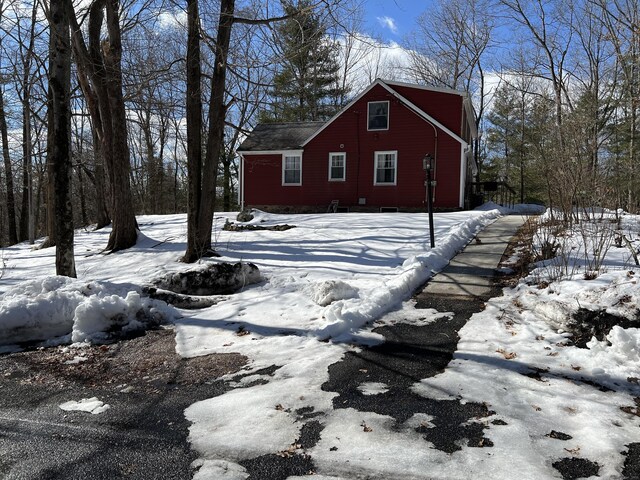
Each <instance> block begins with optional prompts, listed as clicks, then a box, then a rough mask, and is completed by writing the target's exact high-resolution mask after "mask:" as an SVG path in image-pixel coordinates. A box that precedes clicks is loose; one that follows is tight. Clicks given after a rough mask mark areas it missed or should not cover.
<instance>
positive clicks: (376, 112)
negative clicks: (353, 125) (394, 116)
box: [367, 101, 389, 130]
mask: <svg viewBox="0 0 640 480" xmlns="http://www.w3.org/2000/svg"><path fill="white" fill-rule="evenodd" d="M367 116H368V118H369V122H368V124H367V130H388V129H389V102H388V101H384V102H369V103H368V104H367Z"/></svg>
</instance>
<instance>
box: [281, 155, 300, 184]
mask: <svg viewBox="0 0 640 480" xmlns="http://www.w3.org/2000/svg"><path fill="white" fill-rule="evenodd" d="M282 184H283V185H302V155H299V154H286V153H285V154H284V155H282Z"/></svg>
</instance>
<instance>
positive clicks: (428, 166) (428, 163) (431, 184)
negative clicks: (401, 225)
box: [422, 153, 436, 248]
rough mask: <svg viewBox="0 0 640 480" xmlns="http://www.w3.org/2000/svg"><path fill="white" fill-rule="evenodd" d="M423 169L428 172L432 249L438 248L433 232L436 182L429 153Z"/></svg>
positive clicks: (428, 208) (428, 209)
mask: <svg viewBox="0 0 640 480" xmlns="http://www.w3.org/2000/svg"><path fill="white" fill-rule="evenodd" d="M422 167H423V168H424V169H425V170H426V171H427V211H428V212H429V239H430V240H431V248H434V247H435V246H436V240H435V235H434V232H433V187H434V186H435V184H436V182H435V180H432V172H433V167H434V158H433V157H432V156H431V154H430V153H427V154H426V155H425V156H424V159H423V160H422Z"/></svg>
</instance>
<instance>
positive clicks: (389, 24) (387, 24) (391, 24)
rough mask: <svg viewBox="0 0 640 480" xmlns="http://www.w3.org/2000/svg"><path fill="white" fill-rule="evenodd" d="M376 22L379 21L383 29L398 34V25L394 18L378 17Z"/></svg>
mask: <svg viewBox="0 0 640 480" xmlns="http://www.w3.org/2000/svg"><path fill="white" fill-rule="evenodd" d="M376 20H378V23H379V24H380V26H381V27H383V28H388V29H389V30H391V33H398V25H397V24H396V21H395V20H394V19H393V18H391V17H387V16H384V17H376Z"/></svg>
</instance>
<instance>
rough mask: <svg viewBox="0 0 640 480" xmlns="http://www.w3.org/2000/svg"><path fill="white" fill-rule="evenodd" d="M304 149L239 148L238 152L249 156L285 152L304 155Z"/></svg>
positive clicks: (281, 153)
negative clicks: (253, 149)
mask: <svg viewBox="0 0 640 480" xmlns="http://www.w3.org/2000/svg"><path fill="white" fill-rule="evenodd" d="M302 152H303V150H302V149H301V148H297V149H294V150H255V151H252V150H238V151H237V152H236V153H238V154H240V155H242V156H247V155H280V156H282V155H284V154H285V153H291V154H294V155H302Z"/></svg>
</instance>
